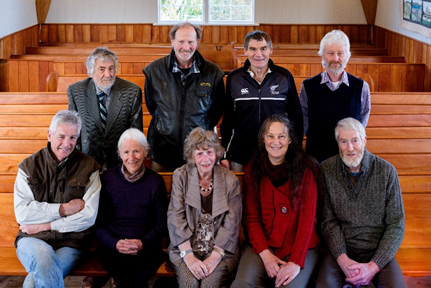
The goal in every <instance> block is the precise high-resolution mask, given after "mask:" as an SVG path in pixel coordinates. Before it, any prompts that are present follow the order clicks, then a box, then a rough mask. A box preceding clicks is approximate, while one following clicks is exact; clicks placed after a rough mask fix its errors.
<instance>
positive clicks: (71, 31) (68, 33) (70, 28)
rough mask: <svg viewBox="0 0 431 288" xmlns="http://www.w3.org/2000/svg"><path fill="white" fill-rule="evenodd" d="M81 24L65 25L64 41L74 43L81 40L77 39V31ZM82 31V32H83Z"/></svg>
mask: <svg viewBox="0 0 431 288" xmlns="http://www.w3.org/2000/svg"><path fill="white" fill-rule="evenodd" d="M79 26H80V25H79V24H78V25H76V24H68V25H64V31H65V39H64V41H65V42H66V43H73V42H80V41H79V40H78V39H75V31H76V30H77V29H79ZM81 33H82V32H81Z"/></svg>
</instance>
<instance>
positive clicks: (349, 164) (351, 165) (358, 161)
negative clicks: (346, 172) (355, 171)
mask: <svg viewBox="0 0 431 288" xmlns="http://www.w3.org/2000/svg"><path fill="white" fill-rule="evenodd" d="M364 150H365V149H363V150H362V151H361V152H359V153H358V154H357V155H356V157H355V158H354V159H347V157H345V156H344V155H343V153H342V152H341V151H340V156H341V160H343V162H344V164H346V166H347V167H349V168H355V167H358V166H359V164H361V162H362V158H364Z"/></svg>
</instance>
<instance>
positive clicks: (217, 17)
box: [159, 0, 254, 24]
mask: <svg viewBox="0 0 431 288" xmlns="http://www.w3.org/2000/svg"><path fill="white" fill-rule="evenodd" d="M184 20H188V21H191V22H196V23H199V24H242V23H244V24H253V23H254V0H159V23H169V24H172V22H178V21H184Z"/></svg>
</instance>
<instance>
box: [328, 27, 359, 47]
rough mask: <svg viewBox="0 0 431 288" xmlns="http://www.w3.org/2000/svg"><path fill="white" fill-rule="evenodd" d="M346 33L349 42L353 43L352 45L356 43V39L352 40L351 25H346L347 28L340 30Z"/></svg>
mask: <svg viewBox="0 0 431 288" xmlns="http://www.w3.org/2000/svg"><path fill="white" fill-rule="evenodd" d="M340 29H341V30H342V31H343V32H344V33H346V35H347V36H348V37H349V41H350V42H351V43H355V42H354V39H353V40H352V39H351V38H352V26H351V25H345V26H342V27H341V28H340ZM354 32H355V31H354V29H353V33H354ZM320 40H322V39H320ZM319 43H320V41H319Z"/></svg>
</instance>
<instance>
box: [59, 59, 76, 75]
mask: <svg viewBox="0 0 431 288" xmlns="http://www.w3.org/2000/svg"><path fill="white" fill-rule="evenodd" d="M77 65H79V64H77V63H75V62H65V63H64V74H80V72H81V71H77V67H76V66H77ZM56 71H57V70H56ZM57 72H58V71H57ZM59 74H60V73H59ZM60 75H61V74H60Z"/></svg>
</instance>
